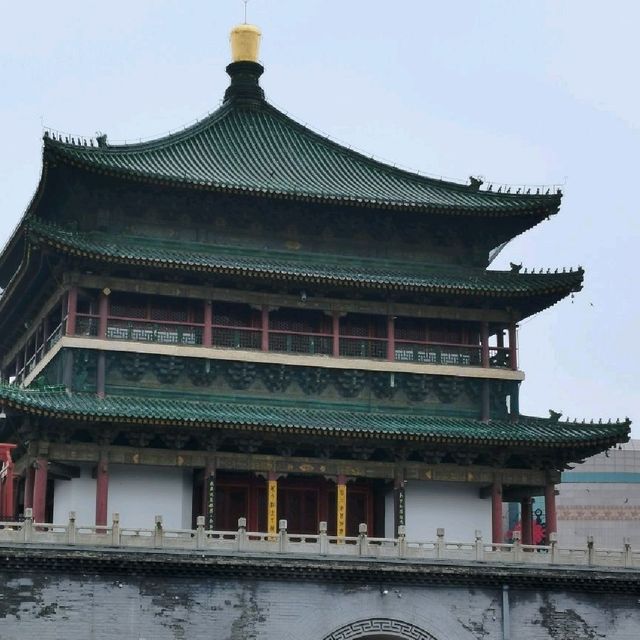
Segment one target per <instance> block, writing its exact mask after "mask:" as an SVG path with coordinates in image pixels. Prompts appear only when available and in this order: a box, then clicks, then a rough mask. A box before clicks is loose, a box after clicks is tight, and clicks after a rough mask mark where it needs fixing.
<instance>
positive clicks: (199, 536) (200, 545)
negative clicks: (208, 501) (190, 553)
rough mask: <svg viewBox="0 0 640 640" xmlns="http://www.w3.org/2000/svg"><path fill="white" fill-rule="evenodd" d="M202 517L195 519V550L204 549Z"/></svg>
mask: <svg viewBox="0 0 640 640" xmlns="http://www.w3.org/2000/svg"><path fill="white" fill-rule="evenodd" d="M204 545H205V537H204V516H198V517H197V518H196V549H204Z"/></svg>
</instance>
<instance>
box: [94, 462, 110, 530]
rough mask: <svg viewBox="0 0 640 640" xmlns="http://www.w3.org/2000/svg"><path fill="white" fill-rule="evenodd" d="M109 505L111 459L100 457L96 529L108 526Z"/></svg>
mask: <svg viewBox="0 0 640 640" xmlns="http://www.w3.org/2000/svg"><path fill="white" fill-rule="evenodd" d="M108 503H109V458H108V457H107V454H106V453H103V454H101V455H100V460H98V464H97V466H96V527H106V526H107V505H108Z"/></svg>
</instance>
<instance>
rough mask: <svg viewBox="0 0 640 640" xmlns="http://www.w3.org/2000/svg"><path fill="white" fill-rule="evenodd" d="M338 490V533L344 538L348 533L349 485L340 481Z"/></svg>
mask: <svg viewBox="0 0 640 640" xmlns="http://www.w3.org/2000/svg"><path fill="white" fill-rule="evenodd" d="M337 490H338V496H337V497H338V499H337V507H338V512H337V514H336V525H337V526H336V534H337V536H338V538H344V537H345V536H346V535H347V485H346V484H345V483H344V482H339V483H338V486H337Z"/></svg>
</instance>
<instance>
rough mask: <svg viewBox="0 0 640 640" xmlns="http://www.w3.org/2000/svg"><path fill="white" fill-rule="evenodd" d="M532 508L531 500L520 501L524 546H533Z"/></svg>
mask: <svg viewBox="0 0 640 640" xmlns="http://www.w3.org/2000/svg"><path fill="white" fill-rule="evenodd" d="M531 506H532V505H531V498H523V499H522V500H521V501H520V522H521V523H522V544H533V520H532V519H533V511H532V508H531Z"/></svg>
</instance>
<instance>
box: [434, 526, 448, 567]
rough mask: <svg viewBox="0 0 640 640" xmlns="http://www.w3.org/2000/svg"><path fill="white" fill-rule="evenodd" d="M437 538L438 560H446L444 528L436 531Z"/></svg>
mask: <svg viewBox="0 0 640 640" xmlns="http://www.w3.org/2000/svg"><path fill="white" fill-rule="evenodd" d="M436 536H437V540H436V558H438V560H440V559H442V558H444V555H445V551H446V545H445V542H444V529H443V528H439V529H436Z"/></svg>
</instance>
